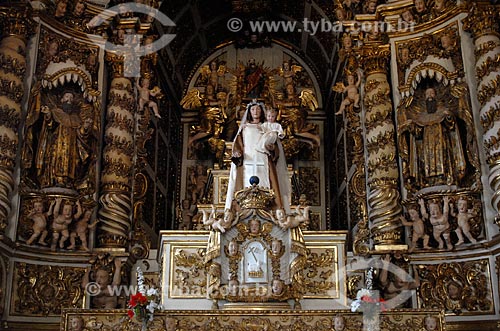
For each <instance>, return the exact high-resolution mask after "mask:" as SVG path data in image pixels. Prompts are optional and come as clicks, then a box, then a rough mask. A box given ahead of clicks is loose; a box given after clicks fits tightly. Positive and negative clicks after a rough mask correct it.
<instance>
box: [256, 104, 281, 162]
mask: <svg viewBox="0 0 500 331" xmlns="http://www.w3.org/2000/svg"><path fill="white" fill-rule="evenodd" d="M265 113H266V121H265V122H264V123H262V124H261V126H260V127H261V129H262V131H263V132H264V133H263V134H262V136H261V137H260V139H259V143H258V145H257V152H260V153H264V154H268V155H271V152H270V151H269V149H268V148H267V147H266V146H269V145H274V144H275V143H276V141H277V140H278V138H279V139H283V138H284V137H285V133H284V131H283V128H282V127H281V124H279V123H278V122H276V116H277V115H278V114H277V112H276V110H274V109H273V108H269V109H267V110H266V112H265Z"/></svg>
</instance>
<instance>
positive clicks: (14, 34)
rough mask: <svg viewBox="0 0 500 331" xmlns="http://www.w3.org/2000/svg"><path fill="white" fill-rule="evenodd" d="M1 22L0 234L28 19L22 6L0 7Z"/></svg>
mask: <svg viewBox="0 0 500 331" xmlns="http://www.w3.org/2000/svg"><path fill="white" fill-rule="evenodd" d="M0 17H1V18H2V21H3V22H4V29H3V31H2V40H1V41H0V234H2V233H3V232H4V231H5V228H6V227H7V225H8V216H9V213H10V210H11V203H10V194H11V193H12V190H13V188H14V165H15V160H16V154H17V146H18V141H19V139H18V129H19V123H20V120H21V101H22V98H23V94H24V89H23V80H24V76H25V72H26V54H25V52H26V36H27V30H28V24H27V23H28V22H27V21H26V14H25V12H24V10H23V9H22V8H16V7H10V8H2V7H0Z"/></svg>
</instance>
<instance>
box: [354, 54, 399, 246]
mask: <svg viewBox="0 0 500 331" xmlns="http://www.w3.org/2000/svg"><path fill="white" fill-rule="evenodd" d="M389 56H390V50H389V47H388V45H384V46H382V45H378V46H366V47H364V48H363V49H362V50H361V59H362V60H361V65H362V67H363V69H364V71H365V75H366V82H365V85H364V99H363V103H364V109H365V114H366V115H365V128H366V142H365V145H366V150H367V170H368V194H367V200H368V206H369V213H368V217H369V220H370V231H371V234H372V238H373V241H374V244H375V249H376V250H377V249H404V248H405V247H404V245H401V240H402V231H403V229H402V225H401V223H400V220H399V216H400V215H401V205H400V201H399V200H400V195H399V190H398V186H397V182H398V168H397V161H396V160H397V158H396V144H395V140H394V136H395V131H394V123H393V121H392V102H391V99H390V96H389V95H390V91H391V89H390V86H389V83H388V81H387V59H388V58H389Z"/></svg>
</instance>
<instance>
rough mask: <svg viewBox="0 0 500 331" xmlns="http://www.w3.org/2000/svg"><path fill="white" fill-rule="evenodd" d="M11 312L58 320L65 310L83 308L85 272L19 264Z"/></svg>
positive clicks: (59, 267) (16, 265)
mask: <svg viewBox="0 0 500 331" xmlns="http://www.w3.org/2000/svg"><path fill="white" fill-rule="evenodd" d="M14 272H15V274H14V288H15V290H14V294H13V297H12V299H11V310H12V312H13V313H15V314H20V315H23V316H27V315H31V316H58V315H60V314H61V310H62V307H73V308H82V307H83V297H84V292H83V291H82V289H81V287H80V283H81V279H82V276H83V274H84V272H85V270H84V269H83V268H75V267H66V266H57V265H36V264H28V263H25V262H16V263H15V265H14Z"/></svg>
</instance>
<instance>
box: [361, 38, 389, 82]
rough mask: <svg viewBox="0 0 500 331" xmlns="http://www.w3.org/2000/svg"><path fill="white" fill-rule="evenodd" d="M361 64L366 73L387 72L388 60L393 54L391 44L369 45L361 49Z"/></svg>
mask: <svg viewBox="0 0 500 331" xmlns="http://www.w3.org/2000/svg"><path fill="white" fill-rule="evenodd" d="M360 55H361V59H360V64H361V68H363V70H364V71H365V73H366V75H372V74H375V73H383V74H386V73H387V61H388V59H389V57H390V55H391V51H390V49H389V45H373V46H371V45H369V46H365V47H363V48H361V49H360Z"/></svg>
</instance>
